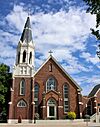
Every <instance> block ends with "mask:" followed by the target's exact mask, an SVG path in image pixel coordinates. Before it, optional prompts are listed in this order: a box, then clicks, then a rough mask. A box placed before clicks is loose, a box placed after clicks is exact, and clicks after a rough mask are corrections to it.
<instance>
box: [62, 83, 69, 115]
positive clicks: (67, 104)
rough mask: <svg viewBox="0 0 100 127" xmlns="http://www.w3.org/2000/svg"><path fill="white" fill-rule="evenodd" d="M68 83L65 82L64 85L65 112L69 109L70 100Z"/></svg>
mask: <svg viewBox="0 0 100 127" xmlns="http://www.w3.org/2000/svg"><path fill="white" fill-rule="evenodd" d="M68 92H69V91H68V85H67V84H64V86H63V96H64V112H65V113H66V112H68V111H69V101H68Z"/></svg>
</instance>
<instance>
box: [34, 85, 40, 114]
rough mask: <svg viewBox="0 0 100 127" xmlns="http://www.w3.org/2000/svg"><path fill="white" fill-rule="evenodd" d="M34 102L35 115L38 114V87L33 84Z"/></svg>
mask: <svg viewBox="0 0 100 127" xmlns="http://www.w3.org/2000/svg"><path fill="white" fill-rule="evenodd" d="M34 102H35V113H37V112H38V105H39V103H38V102H39V85H38V84H37V83H35V86H34Z"/></svg>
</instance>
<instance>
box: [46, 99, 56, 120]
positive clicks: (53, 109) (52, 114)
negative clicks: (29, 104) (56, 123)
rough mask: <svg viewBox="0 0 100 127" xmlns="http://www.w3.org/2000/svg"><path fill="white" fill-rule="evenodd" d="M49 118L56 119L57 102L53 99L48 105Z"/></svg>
mask: <svg viewBox="0 0 100 127" xmlns="http://www.w3.org/2000/svg"><path fill="white" fill-rule="evenodd" d="M47 117H48V118H56V101H55V100H54V99H52V98H51V99H49V101H48V103H47Z"/></svg>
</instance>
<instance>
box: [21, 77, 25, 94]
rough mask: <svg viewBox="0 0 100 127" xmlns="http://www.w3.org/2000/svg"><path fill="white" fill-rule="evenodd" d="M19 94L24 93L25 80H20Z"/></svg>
mask: <svg viewBox="0 0 100 127" xmlns="http://www.w3.org/2000/svg"><path fill="white" fill-rule="evenodd" d="M20 95H25V80H24V79H22V81H21V82H20Z"/></svg>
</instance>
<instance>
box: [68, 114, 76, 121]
mask: <svg viewBox="0 0 100 127" xmlns="http://www.w3.org/2000/svg"><path fill="white" fill-rule="evenodd" d="M68 118H69V119H72V120H73V119H75V118H76V113H75V112H68Z"/></svg>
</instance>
